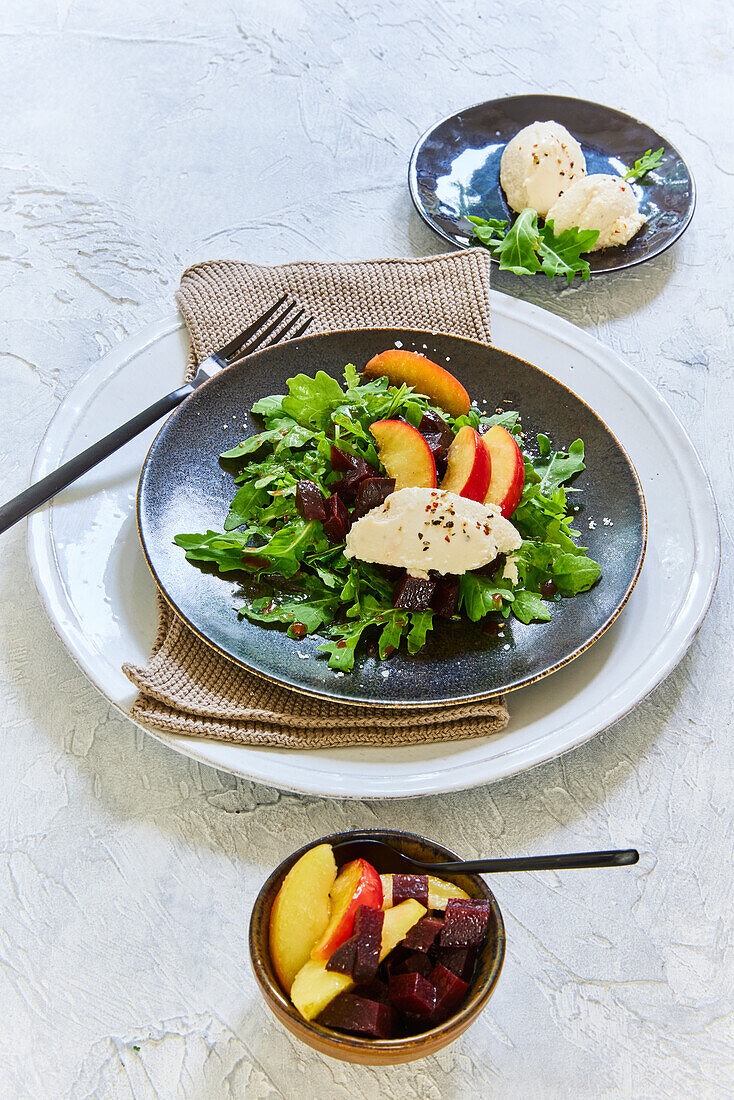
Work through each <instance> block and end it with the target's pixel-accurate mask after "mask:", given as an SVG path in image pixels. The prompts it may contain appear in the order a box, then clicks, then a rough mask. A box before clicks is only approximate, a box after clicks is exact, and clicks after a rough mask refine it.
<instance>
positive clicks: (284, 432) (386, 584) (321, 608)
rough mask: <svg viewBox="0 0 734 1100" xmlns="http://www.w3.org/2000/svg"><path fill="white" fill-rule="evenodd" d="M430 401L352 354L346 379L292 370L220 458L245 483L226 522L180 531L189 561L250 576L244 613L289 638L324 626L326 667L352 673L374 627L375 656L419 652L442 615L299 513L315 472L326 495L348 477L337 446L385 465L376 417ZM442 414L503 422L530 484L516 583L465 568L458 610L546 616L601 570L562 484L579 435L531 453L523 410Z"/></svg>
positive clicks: (545, 442) (406, 413)
mask: <svg viewBox="0 0 734 1100" xmlns="http://www.w3.org/2000/svg"><path fill="white" fill-rule="evenodd" d="M428 410H434V411H435V409H434V406H433V405H432V403H431V402H430V401H429V400H428V398H426V397H424V396H422V395H421V394H419V393H416V392H414V391H413V390H412V389H411V387H409V386H407V385H400V386H396V385H391V384H390V383H389V382H388V380H387V378H385V377H379V378H376V379H373V380H370V381H362V380H361V379H360V376H359V374H358V372H357V370H356V368H355V367H354V366H352V365H351V364H350V365H348V366H347V367H346V368H345V371H344V384H343V385H340V384H339V383H338V382H337V381H336V380H335V379H333V378H331V377H329V376H328V375H327V374H325V373H324V372H323V371H318V372H317V373H316V375H315V376H314V377H310V376H308V375H305V374H299V375H296V377H295V378H291V379H289V380H288V393H287V394H284V395H273V396H269V397H264V398H262V399H261V400H260V401H258V402H257V403H256V404H255V405H254V406H253V411H254V412H255V413H257V414H258V415H259V416H260V417H261V418H262V421H263V430H262V431H261V432H260V433H258V434H257V435H254V436H251V437H249V438H248V439H245V440H243V441H242V442H241V443H239V444H238V445H237V446H235V447H233V448H232V449H231V450H228V451H225V452H224V453H223V455H222V456H221V458H222V459H223V460H224V461H225V464H226V465H227V466H228V468H229V469H231V470H232V472H233V474H234V480H235V482H236V484H237V486H238V488H237V491H236V493H235V495H234V499H233V500H232V504H231V508H230V511H229V515H228V516H227V518H226V520H225V523H224V531H206V532H205V533H202V534H180V535H177V536H176V539H175V541H176V543H177V544H178V545H179V546H180V547H182V549H183V550H185V552H186V557H187V558H188V559H189V560H190V561H192V562H213V563H215V564H216V566H217V567H218V569H219V571H220V572H222V573H231V572H235V571H237V572H238V573H240V574H242V575H243V576H244V581H243V593H244V594H243V597H242V598H243V603H242V606H241V608H240V609H239V613H240V615H242V616H245V617H247V618H248V619H250V620H252V621H253V622H257V623H266V624H277V625H281V626H283V627H286V628H287V632H288V634H289V636H290V637H292V638H294V639H298V638H302V637H304V636H305V635H306V634H313V633H315V632H319V633H320V634H321V635H322V637H323V638H324V641H323V644H322V645H321V646H320V647H319V648H320V649H321V650H322V651H323V652H324V653H325V654H328V660H329V665H330V667H331V668H334V669H337V670H339V671H342V672H349V671H350V670H351V669H352V668H353V666H354V657H355V651H356V650H357V647H358V646H359V645H360V643H361V642H362V641H363V639H364V637H365V634H368V635H371V636H373V637H374V638H375V639H376V642H377V652H378V653H379V656H380V658H381V659H384V658H386V657H388V656H389V655H390V654H391V653H392V652H394V651H395V650H396V649H398V648H399V646H400V645H401V644H402V643H403V642H405V644H406V646H407V650H408V652H409V653H417V652H418V650H419V649H421V647H422V646H423V645H424V644H425V642H426V636H427V634H428V632H429V631H430V630H431V628H432V627H433V625H434V614H435V613H434V612H433V611H432V610H426V611H409V610H404V609H402V608H396V607H394V606H393V603H392V598H393V582H392V581H390V580H388V578H387V576H386V573H385V570H384V569H383V568H382V567H381V566H377V565H372V564H369V563H366V562H362V561H359V560H356V559H351V560H350V559H347V558H346V557H345V555H344V552H343V551H344V545H345V544H344V543H343V542H342V543H339V544H336V545H335V544H333V543H331V542H329V540H328V539H327V537H326V534H325V532H324V527H323V524H322V523H321V522H320V521H319V520H310V521H307V520H305V519H304V518H302V516H301V515H300V514H299V511H298V509H297V507H296V487H297V483H298V482H299V481H300V480H302V479H307V480H310V481H313V482H315V483H316V484H317V485H318V487H319V489H320V490H321V491H322V492H323V493H324V494H325V495H326V496H328V495H329V494H330V493H331V492H332V486H333V485H334V483H335V482H336V481H337V480H338V478H339V476H340V474H339V473H338V472H337V471H335V470H334V469H333V468H332V452H331V447H332V444H334V445H335V446H336V447H338V448H339V449H340V450H341V451H344V452H346V453H347V454H349V455H352V456H361V457H362V458H363V459H365V460H366V461H367V462H369V463H371V464H372V465H374V466H375V467H377V468H378V469H380V462H379V458H378V455H377V451H376V449H375V443H374V439H373V437H372V436H371V435H370V432H369V428H370V425H371V424H373V423H374V422H375V421H377V420H384V419H390V418H393V419H394V418H398V417H402V418H404V419H405V420H407V421H408V422H409V423H411V424H412V425H413V426H416V427H417V425H418V424H420V422H421V418H422V417H423V414H424V413H425V412H427V411H428ZM441 415H442V416H443V417H444V419H445V421H446V423H447V424H448V425H449V427H450V428H451V430H452V431H453V432H454V433H456V432H457V431H458V430H459V428H460V427H462V426H463V425H464V424H470V425H471V426H472V427H474V428H475V429H477V430H479V431H485V430H487V429H488V428H489V427H491V426H492V425H494V424H501V425H502V426H504V427H505V428H507V430H508V431H510V432H511V433H512V434H513V436H514V438H515V439H516V441H517V443H518V445H519V447H520V449H521V451H522V453H523V459H524V464H525V488H524V491H523V494H522V497H521V500H520V503H519V505H518V508H517V510H516V511H515V513H514V515H513V516H512V518H511V521H512V522H513V523H514V524H515V526H516V527H517V528H518V530H519V531H520V533H521V535H522V536H523V542H522V546H521V548H520V550H518V551H516V552H515V554H514V560H515V565H516V568H517V582H513V581H512V580H510V579H507V578H505V577H504V575H503V569H502V568H499V567H498V568H497V569H496V571H495V572H494V575H487V571H486V570H485V571H484V572H481V573H468V574H465V575H464V576H462V577H461V578H460V582H459V602H458V609H457V610H458V613H459V614H463V615H466V616H467V617H468V618H469V619H470V620H472V621H473V622H477V621H479V620H480V619H482V618H484V616H486V615H488V614H494V615H497V614H499V615H501V616H503V617H504V618H508V617H509V616H510V615H514V616H515V617H516V618H517V619H519V620H520V621H521V622H523V623H529V622H531V621H534V620H535V621H547V620H549V619H550V617H551V608H552V605H553V599H560V598H561V596H573V595H575V594H576V593H578V592H583V591H585V590H586V589H588V588H590V587H591V586H592V585H593V584H594V583H595V581H596V580H597V579H598V577H599V575H600V572H601V571H600V567H599V565H598V564H597V563H596V562H595V561H592V559H591V558H589V557H587V555H586V553H585V550H584V548H583V547H581V546H578V544H577V542H576V538H577V537H578V532H577V531H575V530H573V528H572V526H571V524H572V517H571V516H570V515H569V511H568V507H567V498H568V494H569V493H571V492H573V491H574V490H573V489H570V488H569V487H567V482H568V481H569V479H570V478H572V477H573V476H574V474H576V473H578V472H579V471H580V470H583V469H584V445H583V443H582V442H581V440H576V441H575V442H574V443H572V444H571V446H570V447H569V450H568V451H567V452H564V451H558V450H554V449H553V447H552V445H551V442H550V440H549V439H548V438H547V437H546V436H544V435H539V436H538V448H539V452H540V453H539V455H535V456H531V454H530V453H529V452H528V451H527V449H526V448H525V444H524V439H523V435H522V433H521V423H520V417H519V414H518V413H517V412H504V413H498V414H495V415H493V416H487V415H485V414H484V413H482V412H480V411H479V410H478V409H476V408H472V409H471V410H470V412H469V413H468V414H467V415H465V416H461V417H456V418H454V417H451V416H449V415H448V414H446V413H442V414H441ZM500 564H501V563H500ZM549 582H552V584H551V586H550V592H549V587H548V585H549ZM543 586H545V588H544V591H545V593H546V594H547V595H548V594H552V593H553V592H556V593H557V594H556V595H555V596H553V595H551V598H550V599H548V598H546V599H544V598H542V594H541V588H542V587H543Z"/></svg>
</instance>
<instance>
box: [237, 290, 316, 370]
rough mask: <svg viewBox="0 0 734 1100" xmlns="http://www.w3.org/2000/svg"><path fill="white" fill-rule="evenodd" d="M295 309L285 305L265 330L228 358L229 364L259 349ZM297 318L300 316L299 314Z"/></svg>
mask: <svg viewBox="0 0 734 1100" xmlns="http://www.w3.org/2000/svg"><path fill="white" fill-rule="evenodd" d="M295 308H296V303H295V302H291V303H290V305H287V306H286V307H285V309H283V310H281V312H280V313H278V314H277V315H276V316H275V318H274V319H273V320H272V321H271V322H270V324H269V325H267V327H266V328H264V329H262V330H261V331H259V332H258V333H257V334H256V335H255V336H253V337H252V339H251V340H248V341H247V343H246V344H243V345H242V346H241V347H240V348H239V350H238V351H237V352H236V353H235V355H231V356H230V357H229V362H230V364H231V363H233V362H234V361H235V359H243V358H244V356H245V355H249V354H250V352H252V351H256V350H257V349H258V348H261V347H262V346H263V344H265V343H266V342H267V339H268V337H269V336H270V334H271V333H272V332H275V330H276V329H279V328H280V326H281V325H282V324H283V322H284V321H285V319H286V317H287V316H288V314H289V313H291V312H292V310H294V309H295ZM300 312H301V314H302V313H303V310H301V311H300ZM297 316H300V314H299V315H297ZM288 327H290V326H288Z"/></svg>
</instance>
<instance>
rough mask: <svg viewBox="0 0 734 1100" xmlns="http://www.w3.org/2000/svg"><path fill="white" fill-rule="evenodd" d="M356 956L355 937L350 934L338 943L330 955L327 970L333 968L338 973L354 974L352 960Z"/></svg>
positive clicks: (353, 960)
mask: <svg viewBox="0 0 734 1100" xmlns="http://www.w3.org/2000/svg"><path fill="white" fill-rule="evenodd" d="M356 958H357V937H356V936H350V938H349V939H348V940H345V941H344V943H340V944H339V946H338V947H337V949H336V951H334V952H333V954H332V955H331V956H330V958H329V960H328V962H327V964H326V969H327V970H335V971H336V972H337V973H338V974H349V975H352V976H353V975H354V962H355V959H356Z"/></svg>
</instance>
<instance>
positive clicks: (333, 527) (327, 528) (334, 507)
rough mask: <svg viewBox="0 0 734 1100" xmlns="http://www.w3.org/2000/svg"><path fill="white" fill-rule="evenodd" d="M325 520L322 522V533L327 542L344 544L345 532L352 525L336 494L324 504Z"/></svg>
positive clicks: (342, 503)
mask: <svg viewBox="0 0 734 1100" xmlns="http://www.w3.org/2000/svg"><path fill="white" fill-rule="evenodd" d="M324 507H325V511H326V519H325V520H324V532H325V534H326V537H327V539H328V540H329V542H344V539H345V538H346V537H347V531H348V530H349V528H350V527H351V525H352V521H351V519H350V518H349V512H348V511H347V509H346V507H345V505H344V502H343V501H341V500H340V499H339V497H338V496H337V495H336V493H332V494H331V496H330V497H329V498H328V500H327V501H326V503H325V506H324Z"/></svg>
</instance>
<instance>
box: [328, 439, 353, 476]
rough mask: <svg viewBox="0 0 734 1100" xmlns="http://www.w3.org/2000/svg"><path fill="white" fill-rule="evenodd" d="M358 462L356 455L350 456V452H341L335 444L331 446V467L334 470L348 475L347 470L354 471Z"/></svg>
mask: <svg viewBox="0 0 734 1100" xmlns="http://www.w3.org/2000/svg"><path fill="white" fill-rule="evenodd" d="M356 462H357V460H356V458H355V457H354V455H350V454H349V453H348V451H342V450H340V449H339V447H336V446H334V444H333V443H332V444H331V465H332V468H333V469H334V470H338V471H339V472H340V473H346V472H347V470H353V469H354V467H355V465H356Z"/></svg>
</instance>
